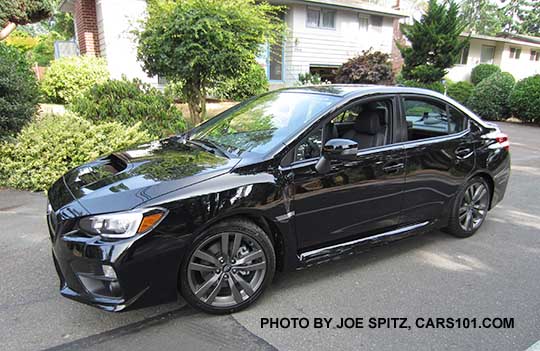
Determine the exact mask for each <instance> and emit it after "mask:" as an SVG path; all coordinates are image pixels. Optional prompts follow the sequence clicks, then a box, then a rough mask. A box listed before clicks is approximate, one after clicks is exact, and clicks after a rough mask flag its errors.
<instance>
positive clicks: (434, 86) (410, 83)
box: [397, 77, 444, 94]
mask: <svg viewBox="0 0 540 351" xmlns="http://www.w3.org/2000/svg"><path fill="white" fill-rule="evenodd" d="M397 83H398V84H400V85H403V86H405V87H411V88H423V89H429V90H433V91H436V92H438V93H441V94H443V93H444V85H443V83H442V82H434V83H422V82H418V81H415V80H407V79H403V78H401V77H398V78H397Z"/></svg>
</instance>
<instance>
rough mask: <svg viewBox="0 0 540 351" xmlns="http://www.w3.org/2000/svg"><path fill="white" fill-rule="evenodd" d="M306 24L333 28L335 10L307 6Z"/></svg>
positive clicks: (313, 26) (334, 24)
mask: <svg viewBox="0 0 540 351" xmlns="http://www.w3.org/2000/svg"><path fill="white" fill-rule="evenodd" d="M306 26H307V27H312V28H327V29H335V28H336V11H333V10H328V9H321V8H314V7H308V9H307V21H306Z"/></svg>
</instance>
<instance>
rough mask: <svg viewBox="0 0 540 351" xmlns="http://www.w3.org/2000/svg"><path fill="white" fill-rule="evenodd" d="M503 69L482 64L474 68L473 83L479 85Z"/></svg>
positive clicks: (472, 73) (472, 72)
mask: <svg viewBox="0 0 540 351" xmlns="http://www.w3.org/2000/svg"><path fill="white" fill-rule="evenodd" d="M500 72H501V68H500V67H499V66H497V65H492V64H489V63H481V64H479V65H478V66H476V67H474V68H473V69H472V71H471V83H473V84H474V85H477V84H478V83H480V82H481V81H483V80H484V79H486V78H487V77H489V76H491V75H492V74H493V73H500Z"/></svg>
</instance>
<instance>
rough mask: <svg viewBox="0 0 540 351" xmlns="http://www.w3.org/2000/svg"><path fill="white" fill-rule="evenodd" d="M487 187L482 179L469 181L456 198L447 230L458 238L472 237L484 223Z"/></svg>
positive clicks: (487, 205) (487, 194)
mask: <svg viewBox="0 0 540 351" xmlns="http://www.w3.org/2000/svg"><path fill="white" fill-rule="evenodd" d="M490 196H491V194H490V189H489V185H488V184H487V183H486V181H485V180H484V179H483V178H480V177H476V178H473V179H471V180H470V181H469V182H468V183H467V185H466V186H465V188H464V190H463V191H462V192H461V193H460V195H459V196H458V197H457V198H456V205H457V206H456V207H455V208H454V211H453V213H452V216H451V218H450V223H449V226H448V229H449V231H450V233H451V234H453V235H455V236H458V237H468V236H471V235H473V234H474V233H475V232H476V230H478V228H480V226H481V225H482V223H483V222H484V220H485V218H486V215H487V213H488V210H489V202H490Z"/></svg>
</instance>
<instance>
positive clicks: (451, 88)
mask: <svg viewBox="0 0 540 351" xmlns="http://www.w3.org/2000/svg"><path fill="white" fill-rule="evenodd" d="M446 89H447V90H446V93H447V94H448V96H450V97H451V98H452V99H454V100H456V101H458V102H460V103H461V104H463V105H466V104H467V103H468V101H469V98H470V97H471V94H472V92H473V89H474V85H472V84H471V83H469V82H457V83H449V84H448V86H447V88H446Z"/></svg>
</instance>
